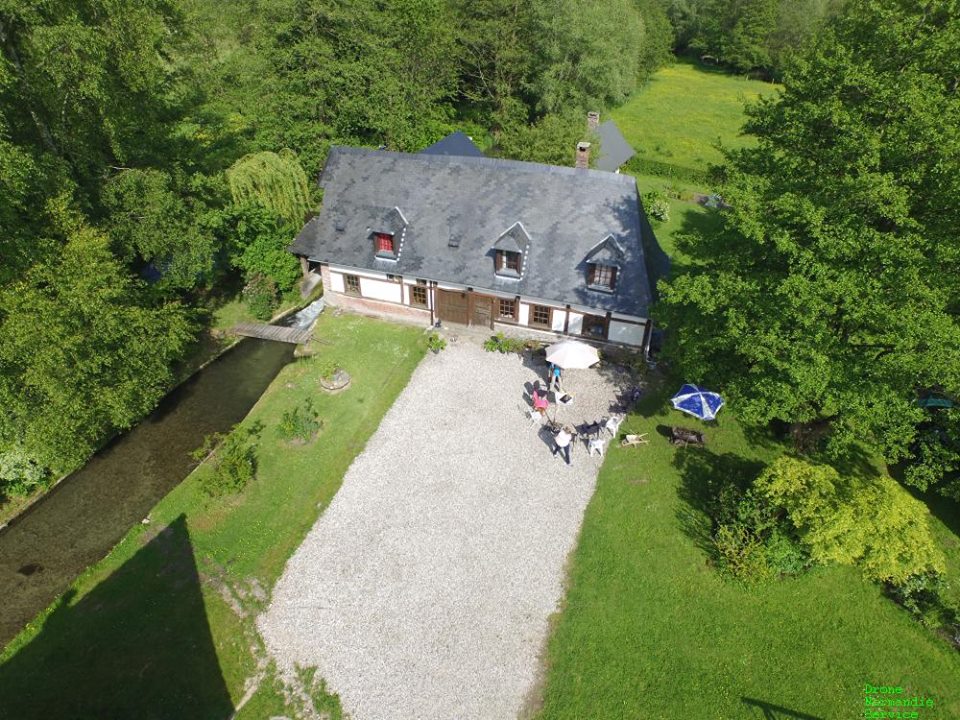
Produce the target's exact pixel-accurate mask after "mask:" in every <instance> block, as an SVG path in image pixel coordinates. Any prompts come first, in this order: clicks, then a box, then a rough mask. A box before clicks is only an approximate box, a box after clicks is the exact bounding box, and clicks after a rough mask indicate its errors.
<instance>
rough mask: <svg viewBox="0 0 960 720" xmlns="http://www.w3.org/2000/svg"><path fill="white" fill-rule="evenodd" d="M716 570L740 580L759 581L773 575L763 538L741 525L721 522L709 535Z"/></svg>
mask: <svg viewBox="0 0 960 720" xmlns="http://www.w3.org/2000/svg"><path fill="white" fill-rule="evenodd" d="M713 543H714V547H715V548H716V550H717V561H718V565H719V567H720V571H721V572H723V573H726V574H729V575H731V576H733V577H735V578H737V579H738V580H741V581H742V582H745V583H748V584H752V583H762V582H767V581H769V580H771V579H773V577H774V574H775V573H774V570H773V568H771V567H770V563H769V562H768V560H767V553H766V549H765V548H764V546H763V541H762V540H760V538H758V537H757V536H756V535H754V534H753V533H752V532H750V531H749V530H748V529H747V528H746V527H745V526H743V525H721V526H720V527H718V528H717V531H716V533H714V537H713Z"/></svg>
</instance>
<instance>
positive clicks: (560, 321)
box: [550, 308, 567, 333]
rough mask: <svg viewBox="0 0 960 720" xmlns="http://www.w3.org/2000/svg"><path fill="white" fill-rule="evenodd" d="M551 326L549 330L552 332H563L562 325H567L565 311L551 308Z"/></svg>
mask: <svg viewBox="0 0 960 720" xmlns="http://www.w3.org/2000/svg"><path fill="white" fill-rule="evenodd" d="M551 320H552V322H553V324H552V325H551V326H550V329H551V330H553V331H554V332H559V333H562V332H563V327H564V325H566V324H567V311H566V310H563V309H561V308H553V313H552V318H551Z"/></svg>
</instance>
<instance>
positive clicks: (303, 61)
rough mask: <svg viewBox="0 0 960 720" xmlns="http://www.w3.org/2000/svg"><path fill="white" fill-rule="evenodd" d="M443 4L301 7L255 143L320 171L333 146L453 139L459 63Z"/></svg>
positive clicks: (394, 0)
mask: <svg viewBox="0 0 960 720" xmlns="http://www.w3.org/2000/svg"><path fill="white" fill-rule="evenodd" d="M453 28H454V23H453V19H452V17H451V16H450V13H449V10H448V7H447V5H446V3H445V2H444V1H443V0H386V1H378V0H354V1H352V2H349V3H347V2H344V0H336V1H335V2H329V1H327V0H299V2H298V3H297V7H296V15H295V18H294V20H293V21H292V22H291V23H290V24H289V25H288V26H287V27H285V28H284V29H282V30H281V32H280V33H279V36H278V38H277V42H276V50H275V63H276V65H275V67H276V73H277V81H276V92H275V93H274V94H273V96H272V99H273V102H272V105H271V108H270V115H271V117H270V118H269V119H268V120H267V121H266V122H265V123H263V124H262V129H261V134H262V135H263V137H264V140H265V143H266V144H267V145H268V146H272V147H289V148H292V149H294V150H295V151H296V152H297V153H298V154H299V155H300V156H301V158H302V159H303V163H304V165H305V167H307V168H311V169H313V168H319V167H320V164H321V160H322V158H323V156H324V155H325V152H326V148H327V147H328V145H329V143H330V142H331V141H336V142H341V143H353V144H365V145H380V144H383V145H386V146H387V147H389V148H391V149H396V150H405V151H414V150H419V149H421V148H423V147H424V146H425V145H428V144H429V143H431V142H434V141H435V140H437V139H438V138H439V137H441V136H442V135H443V134H444V133H445V132H448V131H449V128H450V126H449V120H450V118H451V117H452V99H453V97H454V95H455V94H456V90H457V72H458V67H459V62H458V58H457V54H456V46H455V44H454V35H453Z"/></svg>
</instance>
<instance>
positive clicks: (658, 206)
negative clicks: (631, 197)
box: [643, 190, 670, 222]
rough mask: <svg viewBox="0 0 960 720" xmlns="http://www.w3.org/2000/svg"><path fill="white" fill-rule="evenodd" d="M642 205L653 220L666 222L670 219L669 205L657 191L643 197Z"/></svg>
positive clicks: (664, 197)
mask: <svg viewBox="0 0 960 720" xmlns="http://www.w3.org/2000/svg"><path fill="white" fill-rule="evenodd" d="M643 205H644V207H645V208H646V210H647V213H648V214H649V215H650V217H652V218H653V219H654V220H659V221H660V222H666V221H667V220H669V219H670V203H669V202H668V201H667V198H666V196H665V195H664V194H663V193H662V192H660V191H659V190H652V191H650V192H648V193H647V194H646V195H644V196H643Z"/></svg>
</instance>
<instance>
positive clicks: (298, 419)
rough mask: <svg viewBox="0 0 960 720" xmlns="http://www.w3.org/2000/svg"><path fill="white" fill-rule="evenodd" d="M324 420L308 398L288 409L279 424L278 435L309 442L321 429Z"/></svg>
mask: <svg viewBox="0 0 960 720" xmlns="http://www.w3.org/2000/svg"><path fill="white" fill-rule="evenodd" d="M322 427H323V421H322V420H321V419H320V416H319V415H318V414H317V412H316V410H314V409H313V404H312V403H311V402H310V399H309V398H307V399H306V400H304V401H303V403H301V404H300V405H297V406H296V407H294V408H292V409H291V410H287V411H286V412H285V413H283V415H282V416H281V418H280V423H279V424H278V425H277V435H279V436H280V437H281V438H282V439H284V440H287V441H291V440H299V441H301V442H307V441H308V440H310V439H311V438H313V436H314V435H315V434H316V433H318V432H319V431H320V429H321V428H322Z"/></svg>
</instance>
